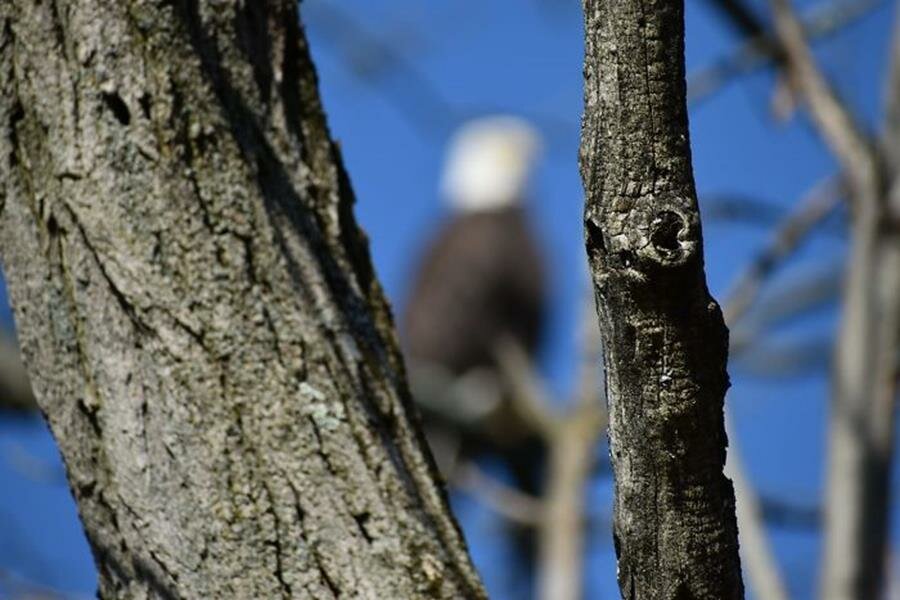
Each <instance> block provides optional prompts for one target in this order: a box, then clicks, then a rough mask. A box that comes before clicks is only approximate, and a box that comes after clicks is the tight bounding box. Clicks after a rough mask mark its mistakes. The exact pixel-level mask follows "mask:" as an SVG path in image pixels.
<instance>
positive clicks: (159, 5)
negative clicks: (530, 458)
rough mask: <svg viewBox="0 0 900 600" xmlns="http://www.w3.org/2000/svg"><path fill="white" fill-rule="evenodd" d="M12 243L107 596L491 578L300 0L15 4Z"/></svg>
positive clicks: (20, 322) (35, 348) (23, 316)
mask: <svg viewBox="0 0 900 600" xmlns="http://www.w3.org/2000/svg"><path fill="white" fill-rule="evenodd" d="M0 95H2V103H0V122H2V123H3V131H2V135H0V182H2V185H3V186H4V189H3V194H2V195H0V240H2V243H0V245H2V257H3V264H4V269H5V273H6V275H7V278H8V282H9V289H10V292H11V299H12V304H13V307H14V310H15V316H16V322H17V326H18V328H19V334H20V338H21V342H22V345H23V350H24V356H25V359H26V364H27V366H28V369H29V371H30V375H31V377H32V380H33V383H34V387H35V392H36V396H37V398H38V401H39V403H40V406H41V409H42V410H43V412H44V413H45V414H46V416H47V419H48V420H49V422H50V426H51V428H52V430H53V433H54V435H55V437H56V439H57V441H58V443H59V447H60V449H61V451H62V454H63V456H64V459H65V462H66V466H67V469H68V476H69V482H70V485H71V488H72V491H73V493H74V495H75V498H76V500H77V501H78V505H79V509H80V514H81V518H82V521H83V523H84V525H85V529H86V530H87V534H88V538H89V541H90V543H91V546H92V548H93V551H94V556H95V559H96V561H97V565H98V568H99V572H100V595H101V597H103V598H279V597H285V598H287V597H314V598H332V597H335V598H336V597H339V596H340V597H347V598H349V597H353V598H379V599H381V598H462V597H465V598H479V597H483V596H484V593H483V591H482V588H481V585H480V583H479V581H478V578H477V575H476V574H475V573H474V571H473V569H472V566H471V565H470V563H469V559H468V557H467V554H466V549H465V546H464V543H463V541H462V539H461V536H460V534H459V531H458V530H457V527H456V524H455V523H454V521H453V519H452V517H451V516H450V514H449V512H448V509H447V506H446V502H445V498H444V494H443V490H442V489H441V487H440V486H439V485H437V484H435V470H434V468H433V466H432V464H431V459H430V458H429V457H428V456H427V454H426V453H425V451H423V445H422V443H421V440H420V439H419V436H418V434H417V432H416V429H415V427H414V425H413V424H412V423H411V421H410V411H409V402H408V392H407V389H406V384H405V381H404V374H403V367H402V363H401V360H400V357H399V355H398V352H397V346H396V341H395V339H394V334H393V325H392V322H391V317H390V314H389V310H388V307H387V305H386V303H385V301H384V299H383V296H382V292H381V290H380V288H379V285H378V283H377V281H376V279H375V276H374V274H373V271H372V267H371V263H370V260H369V256H368V249H367V245H366V241H365V239H364V237H363V236H362V234H361V232H360V231H359V229H358V228H357V226H356V224H355V221H354V218H353V214H352V194H351V191H350V188H349V184H348V182H347V179H346V177H345V175H344V173H343V170H342V167H341V162H340V157H339V153H338V151H337V149H336V147H335V146H334V145H333V144H332V142H331V141H330V139H329V136H328V132H327V128H326V125H325V120H324V116H323V113H322V110H321V107H320V105H319V98H318V93H317V90H316V80H315V74H314V71H313V67H312V64H311V62H310V58H309V54H308V49H307V47H306V45H305V41H304V37H303V34H302V31H301V29H300V24H299V20H298V15H297V6H296V2H295V0H270V1H268V2H249V1H247V2H241V1H237V0H228V1H226V0H219V1H213V0H199V1H186V0H185V1H175V2H172V1H164V0H144V1H141V0H133V1H120V0H79V1H75V0H43V1H40V2H35V1H33V0H15V1H9V0H7V1H6V2H3V3H0Z"/></svg>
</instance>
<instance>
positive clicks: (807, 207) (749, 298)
mask: <svg viewBox="0 0 900 600" xmlns="http://www.w3.org/2000/svg"><path fill="white" fill-rule="evenodd" d="M842 195H843V186H842V185H841V182H840V179H839V178H837V177H829V178H828V179H826V180H824V181H822V182H819V183H817V184H816V185H815V186H813V189H812V190H810V192H809V193H807V195H806V196H805V197H804V198H803V199H802V200H801V202H800V205H799V207H798V208H797V209H796V210H795V211H794V212H793V213H791V214H790V215H789V216H788V217H787V218H786V219H785V220H784V221H783V222H782V223H781V225H779V226H778V227H777V228H776V230H775V232H774V233H773V235H772V237H771V238H770V241H769V243H768V244H767V245H766V246H765V247H764V248H763V249H762V250H761V251H760V252H758V253H757V254H756V256H755V257H754V258H753V260H752V261H751V262H750V265H749V266H748V267H747V269H746V270H745V271H744V273H743V274H742V275H741V276H740V277H739V278H738V279H737V281H736V282H735V283H734V285H733V286H732V288H731V291H730V292H729V293H727V294H726V295H725V297H726V300H725V302H724V310H723V312H724V315H725V322H726V323H727V324H728V326H729V327H732V326H733V325H734V324H735V323H736V322H737V321H738V320H739V319H741V318H742V317H743V316H744V314H746V312H747V310H748V309H749V308H750V306H751V305H752V304H753V303H754V302H755V301H756V299H757V298H758V296H759V292H760V290H761V289H762V284H763V283H764V281H765V280H766V278H767V277H768V276H769V275H770V274H771V273H772V272H773V271H774V270H775V269H776V268H777V267H778V266H779V265H780V264H781V263H782V262H783V261H784V260H785V259H787V258H788V257H789V256H790V255H791V254H792V253H793V252H794V251H795V250H796V249H797V247H798V246H799V245H800V244H801V243H802V242H803V240H805V239H806V237H807V236H808V235H809V233H810V232H811V231H812V230H813V229H814V228H815V227H816V226H817V225H819V224H820V223H822V221H823V220H824V219H825V218H826V217H827V216H828V215H829V214H831V212H832V211H833V210H834V209H835V208H836V207H837V205H838V203H839V202H840V200H841V197H842Z"/></svg>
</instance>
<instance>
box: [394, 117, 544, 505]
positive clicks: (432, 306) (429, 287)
mask: <svg viewBox="0 0 900 600" xmlns="http://www.w3.org/2000/svg"><path fill="white" fill-rule="evenodd" d="M538 150H539V138H538V135H537V133H536V132H535V130H534V129H533V128H532V127H531V126H530V125H529V124H528V123H526V122H525V121H523V120H521V119H518V118H514V117H510V116H495V117H487V118H482V119H478V120H475V121H472V122H469V123H467V124H466V125H464V126H463V127H462V128H461V129H460V130H459V131H458V132H457V134H456V135H455V136H454V138H453V140H452V142H451V145H450V150H449V154H448V158H447V163H446V167H445V171H444V175H443V181H442V185H441V187H442V193H443V196H444V198H445V199H446V201H447V202H448V204H449V207H450V209H451V214H450V216H449V218H448V220H447V221H446V223H445V224H444V225H443V227H442V229H440V230H439V232H438V234H437V236H436V237H435V238H434V240H433V241H432V242H431V243H430V245H428V246H427V248H426V249H425V251H424V253H423V255H422V258H421V262H420V263H419V268H418V270H417V272H416V274H415V277H414V281H413V284H412V287H411V294H410V296H409V299H408V301H407V303H406V309H405V313H404V315H403V319H402V321H401V330H402V334H403V336H402V337H403V342H404V351H405V353H406V358H407V362H408V364H409V373H410V381H411V383H412V388H413V395H414V396H415V398H416V400H417V402H418V403H419V406H420V412H421V413H422V416H423V424H424V428H425V432H426V437H427V438H428V440H429V442H430V444H431V445H432V451H433V452H434V454H435V457H436V459H437V461H438V465H439V466H440V467H441V468H442V470H444V471H445V473H446V471H447V469H448V468H450V466H451V465H452V463H454V462H455V461H456V460H457V459H458V458H472V457H475V456H479V455H482V454H485V453H488V454H491V455H493V456H495V457H497V458H500V459H502V460H504V461H505V462H506V464H507V466H508V467H509V469H510V472H511V474H512V476H513V477H514V479H515V480H516V482H517V484H518V485H519V487H521V488H522V489H524V490H525V491H528V492H531V493H537V491H538V489H537V488H538V485H539V477H540V466H539V463H540V462H541V459H542V455H543V447H542V442H541V441H540V440H539V439H538V438H537V436H536V434H535V432H531V431H529V430H528V429H527V428H526V426H525V424H524V422H522V421H521V420H519V419H518V418H517V417H516V414H515V411H512V410H510V407H509V402H508V391H507V389H506V386H505V385H504V383H503V378H502V377H501V376H500V373H499V371H498V365H497V349H498V344H499V343H501V341H502V340H507V341H512V342H514V343H516V344H518V345H519V346H520V347H521V349H523V350H525V351H526V352H527V353H529V354H530V355H531V356H532V358H533V356H534V353H535V352H536V350H537V348H538V344H539V341H540V338H541V334H542V330H543V327H544V321H545V319H544V314H545V310H546V304H547V290H546V289H545V277H544V260H543V256H542V254H541V251H540V247H539V244H538V242H537V241H536V238H535V236H534V234H533V232H532V229H531V226H530V223H529V219H528V214H527V211H526V208H525V205H524V200H525V197H526V192H527V187H528V180H529V176H530V174H531V171H532V169H533V166H534V163H535V160H536V157H537V153H538Z"/></svg>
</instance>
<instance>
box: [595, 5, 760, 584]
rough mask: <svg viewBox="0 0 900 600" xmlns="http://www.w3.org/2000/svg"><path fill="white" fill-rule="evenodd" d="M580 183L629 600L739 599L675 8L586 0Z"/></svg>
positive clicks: (719, 335)
mask: <svg viewBox="0 0 900 600" xmlns="http://www.w3.org/2000/svg"><path fill="white" fill-rule="evenodd" d="M584 9H585V19H586V42H585V54H586V57H585V114H584V120H583V123H582V155H581V172H582V173H581V174H582V179H583V182H584V187H585V192H586V207H585V228H586V244H587V251H588V257H589V262H590V268H591V272H592V276H593V282H594V289H595V294H596V298H597V307H598V315H599V318H600V328H601V332H602V335H603V342H604V363H605V368H606V381H607V401H608V403H609V412H610V427H609V437H610V453H611V459H612V463H613V468H614V470H615V479H616V483H615V489H616V501H615V509H614V510H615V513H614V541H615V546H616V551H617V555H618V578H619V586H620V588H621V591H622V595H623V597H625V598H628V599H632V598H641V599H644V598H646V599H650V598H652V599H701V598H702V599H717V600H723V599H734V598H741V597H743V583H742V581H741V572H740V561H739V558H738V543H737V527H736V524H735V512H734V511H735V504H734V491H733V489H732V485H731V482H730V481H729V480H728V479H727V478H726V477H725V476H724V475H723V472H722V469H723V466H724V463H725V447H726V445H727V439H726V435H725V428H724V422H723V410H722V407H723V400H724V396H725V391H726V389H727V388H728V376H727V374H726V371H725V365H726V359H727V353H728V332H727V329H726V327H725V324H724V322H723V320H722V313H721V311H720V309H719V306H718V305H717V304H716V302H715V301H714V300H713V299H712V298H711V297H710V295H709V292H708V290H707V286H706V280H705V274H704V269H703V247H702V239H701V230H700V219H699V214H698V211H697V201H696V192H695V189H694V181H693V174H692V172H691V157H690V147H689V142H688V127H687V111H686V106H685V82H684V17H683V3H682V2H681V0H644V1H642V0H585V1H584Z"/></svg>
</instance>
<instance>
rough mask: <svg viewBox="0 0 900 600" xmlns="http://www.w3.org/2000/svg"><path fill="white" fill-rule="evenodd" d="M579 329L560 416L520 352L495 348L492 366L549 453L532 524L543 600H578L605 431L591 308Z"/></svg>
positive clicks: (514, 347) (596, 334) (597, 344)
mask: <svg viewBox="0 0 900 600" xmlns="http://www.w3.org/2000/svg"><path fill="white" fill-rule="evenodd" d="M586 313H587V315H586V317H587V318H585V319H584V324H583V326H582V328H581V335H582V336H583V344H584V348H583V351H582V356H583V364H582V371H581V376H580V381H579V384H578V386H577V389H576V399H575V402H574V406H572V407H571V408H570V409H569V410H568V411H566V412H565V413H564V414H560V413H559V412H558V411H555V410H554V409H553V407H552V402H551V400H550V397H549V396H548V395H547V393H546V392H545V391H544V390H543V389H542V388H541V386H540V385H539V383H538V382H537V378H536V376H535V371H534V368H533V367H532V366H531V364H530V363H529V362H528V357H527V355H526V354H525V352H524V350H523V349H522V348H521V347H519V346H517V345H515V344H514V343H512V342H508V341H507V342H506V343H504V344H502V345H501V347H500V348H498V351H497V355H498V364H500V368H501V371H502V374H503V376H504V379H505V380H506V381H507V382H508V384H509V386H510V388H511V389H512V391H513V399H512V401H513V402H514V404H515V405H516V407H517V409H518V411H519V413H520V415H521V416H522V418H523V419H524V420H526V422H529V423H531V424H532V425H533V426H534V428H535V430H536V431H538V432H540V433H541V434H542V435H543V436H544V439H545V441H546V443H547V446H548V448H549V455H550V456H549V460H548V467H547V485H546V488H545V492H544V500H543V506H544V512H543V514H542V517H541V519H540V521H539V522H538V524H537V528H538V546H539V551H538V556H539V561H538V562H539V567H538V572H539V582H538V590H539V591H538V597H539V598H542V599H543V600H578V599H580V598H581V597H582V595H583V590H582V584H583V565H584V556H583V555H584V535H585V531H584V530H585V521H586V519H585V502H584V492H585V487H586V485H587V482H588V480H589V478H590V475H591V472H592V468H593V464H594V452H595V450H596V448H597V444H598V442H599V438H600V435H601V434H602V432H603V430H604V429H605V428H606V409H605V406H604V403H603V399H602V397H601V395H600V393H599V390H600V389H601V387H602V382H601V381H600V377H599V373H600V368H599V360H598V359H599V356H600V352H601V351H600V334H599V329H598V327H597V324H596V321H595V320H594V319H593V318H591V317H592V315H593V310H592V303H591V308H590V309H589V310H588V311H586Z"/></svg>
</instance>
